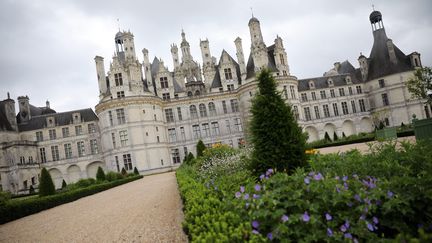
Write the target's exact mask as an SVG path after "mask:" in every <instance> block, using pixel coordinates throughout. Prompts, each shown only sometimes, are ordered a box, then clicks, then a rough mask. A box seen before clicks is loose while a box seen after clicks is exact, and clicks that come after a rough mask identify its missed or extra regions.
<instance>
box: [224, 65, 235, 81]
mask: <svg viewBox="0 0 432 243" xmlns="http://www.w3.org/2000/svg"><path fill="white" fill-rule="evenodd" d="M224 73H225V79H226V80H231V79H233V78H232V73H231V68H225V69H224Z"/></svg>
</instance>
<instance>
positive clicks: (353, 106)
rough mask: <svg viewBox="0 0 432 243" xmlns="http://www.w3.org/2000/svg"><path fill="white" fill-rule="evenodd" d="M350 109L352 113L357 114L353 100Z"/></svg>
mask: <svg viewBox="0 0 432 243" xmlns="http://www.w3.org/2000/svg"><path fill="white" fill-rule="evenodd" d="M351 109H352V112H353V113H357V108H356V104H355V101H354V100H351Z"/></svg>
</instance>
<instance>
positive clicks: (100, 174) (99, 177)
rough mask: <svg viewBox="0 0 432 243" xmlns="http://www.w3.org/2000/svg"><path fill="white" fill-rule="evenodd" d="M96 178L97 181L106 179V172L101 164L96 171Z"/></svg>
mask: <svg viewBox="0 0 432 243" xmlns="http://www.w3.org/2000/svg"><path fill="white" fill-rule="evenodd" d="M96 180H97V181H104V180H105V172H104V171H103V169H102V168H101V167H100V166H99V167H98V169H97V172H96Z"/></svg>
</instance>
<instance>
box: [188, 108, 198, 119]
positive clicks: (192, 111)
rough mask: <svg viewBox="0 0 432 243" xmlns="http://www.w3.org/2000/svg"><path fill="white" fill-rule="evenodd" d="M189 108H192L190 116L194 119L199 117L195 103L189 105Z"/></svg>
mask: <svg viewBox="0 0 432 243" xmlns="http://www.w3.org/2000/svg"><path fill="white" fill-rule="evenodd" d="M189 110H190V116H191V118H192V119H195V118H198V113H197V109H196V106H195V105H191V106H190V107H189Z"/></svg>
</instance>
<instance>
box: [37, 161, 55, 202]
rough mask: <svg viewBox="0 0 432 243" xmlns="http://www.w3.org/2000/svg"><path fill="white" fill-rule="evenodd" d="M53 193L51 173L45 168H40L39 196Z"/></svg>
mask: <svg viewBox="0 0 432 243" xmlns="http://www.w3.org/2000/svg"><path fill="white" fill-rule="evenodd" d="M53 194H55V187H54V183H53V181H52V178H51V175H50V174H49V172H48V171H47V169H45V168H42V171H41V179H40V184H39V196H41V197H44V196H49V195H53Z"/></svg>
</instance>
